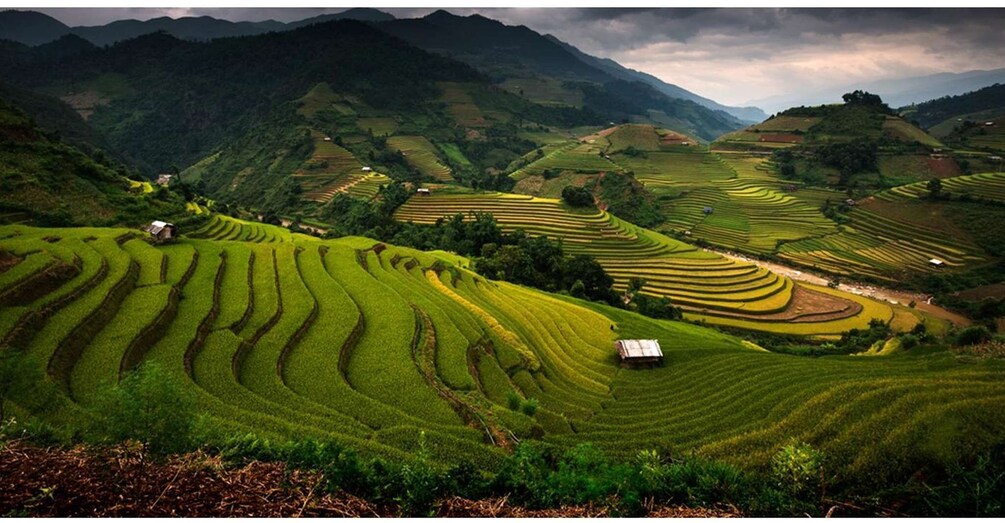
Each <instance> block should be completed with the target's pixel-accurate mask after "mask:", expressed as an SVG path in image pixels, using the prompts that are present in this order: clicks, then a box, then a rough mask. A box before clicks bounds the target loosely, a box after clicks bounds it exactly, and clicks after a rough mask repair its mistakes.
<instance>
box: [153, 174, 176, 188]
mask: <svg viewBox="0 0 1005 523" xmlns="http://www.w3.org/2000/svg"><path fill="white" fill-rule="evenodd" d="M171 178H174V175H173V174H158V175H157V181H156V183H157V185H160V186H161V187H167V186H168V185H170V184H171Z"/></svg>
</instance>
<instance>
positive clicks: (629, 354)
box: [614, 340, 663, 366]
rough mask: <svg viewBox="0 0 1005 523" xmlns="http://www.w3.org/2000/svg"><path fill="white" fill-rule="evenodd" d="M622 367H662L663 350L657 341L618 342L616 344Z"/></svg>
mask: <svg viewBox="0 0 1005 523" xmlns="http://www.w3.org/2000/svg"><path fill="white" fill-rule="evenodd" d="M614 348H615V349H616V350H617V351H618V358H620V359H621V365H623V366H634V365H661V364H662V363H663V350H662V349H660V342H658V341H656V340H618V341H616V342H614Z"/></svg>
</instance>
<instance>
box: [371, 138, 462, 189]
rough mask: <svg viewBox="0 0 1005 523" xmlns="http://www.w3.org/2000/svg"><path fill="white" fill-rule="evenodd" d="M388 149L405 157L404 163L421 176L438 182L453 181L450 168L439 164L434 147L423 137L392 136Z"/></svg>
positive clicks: (388, 141) (388, 142)
mask: <svg viewBox="0 0 1005 523" xmlns="http://www.w3.org/2000/svg"><path fill="white" fill-rule="evenodd" d="M387 145H388V147H391V148H392V149H395V150H397V151H400V152H401V154H403V155H405V161H407V162H408V164H409V165H411V166H412V167H414V168H415V169H417V170H418V171H419V172H420V173H422V174H423V175H426V176H429V177H431V178H435V179H437V180H439V181H450V180H452V179H453V176H452V173H451V171H450V168H449V167H447V166H445V165H443V164H442V163H440V159H439V157H438V156H437V152H436V147H435V146H434V145H433V144H432V143H430V141H429V140H427V139H426V138H425V137H423V136H392V137H391V138H388V140H387Z"/></svg>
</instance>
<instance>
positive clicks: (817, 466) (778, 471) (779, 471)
mask: <svg viewBox="0 0 1005 523" xmlns="http://www.w3.org/2000/svg"><path fill="white" fill-rule="evenodd" d="M771 472H772V476H773V477H774V478H775V481H776V482H777V484H778V486H779V487H780V488H781V489H783V490H785V491H787V492H789V493H791V494H793V495H795V496H805V495H807V494H812V493H813V492H814V491H816V489H817V488H818V487H819V486H820V478H821V476H822V473H823V454H822V453H821V452H820V451H818V450H816V449H814V448H813V447H812V446H811V445H809V444H808V443H803V442H799V441H792V442H790V443H789V444H787V445H785V446H784V447H782V448H781V449H780V450H779V451H778V453H777V454H775V456H774V457H773V458H772V459H771Z"/></svg>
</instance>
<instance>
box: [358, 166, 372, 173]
mask: <svg viewBox="0 0 1005 523" xmlns="http://www.w3.org/2000/svg"><path fill="white" fill-rule="evenodd" d="M360 170H361V171H363V172H365V173H368V172H372V171H373V168H372V167H363V168H362V169H360Z"/></svg>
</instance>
